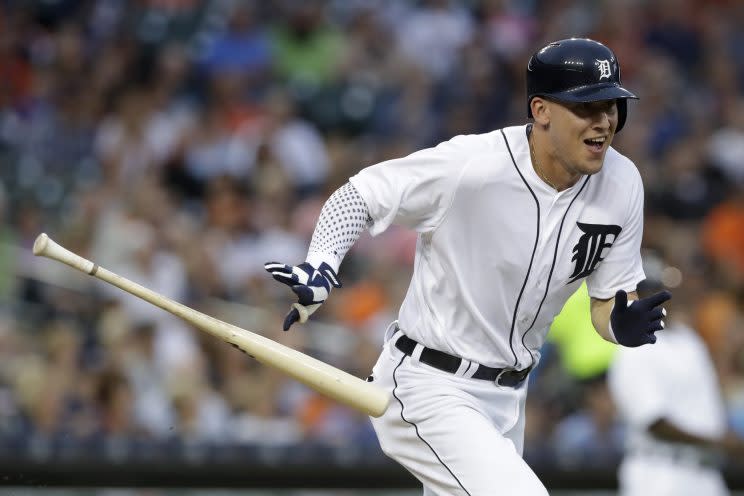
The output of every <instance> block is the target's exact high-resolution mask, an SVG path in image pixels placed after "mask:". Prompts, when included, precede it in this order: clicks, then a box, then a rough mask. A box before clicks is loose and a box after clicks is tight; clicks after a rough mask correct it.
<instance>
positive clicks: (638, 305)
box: [610, 290, 672, 348]
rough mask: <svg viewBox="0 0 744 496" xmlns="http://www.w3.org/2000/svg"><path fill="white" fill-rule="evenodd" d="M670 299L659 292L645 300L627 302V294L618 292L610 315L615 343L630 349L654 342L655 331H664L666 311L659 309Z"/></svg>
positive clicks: (621, 291) (663, 292) (662, 292)
mask: <svg viewBox="0 0 744 496" xmlns="http://www.w3.org/2000/svg"><path fill="white" fill-rule="evenodd" d="M671 297H672V293H670V292H669V291H661V292H659V293H656V294H654V295H651V296H649V297H647V298H641V299H639V300H635V301H630V302H629V301H628V294H627V293H626V292H625V291H623V290H620V291H618V292H617V293H616V294H615V305H614V306H613V308H612V313H611V314H610V332H611V333H612V335H613V336H614V337H615V341H617V343H618V344H621V345H623V346H629V347H631V348H633V347H636V346H641V345H644V344H653V343H655V342H656V335H655V334H654V333H655V332H656V331H660V330H662V329H664V320H663V319H664V317H665V316H666V310H664V308H663V307H660V305H661V304H662V303H664V302H665V301H667V300H668V299H670V298H671Z"/></svg>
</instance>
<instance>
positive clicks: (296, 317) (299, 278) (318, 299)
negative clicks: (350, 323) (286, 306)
mask: <svg viewBox="0 0 744 496" xmlns="http://www.w3.org/2000/svg"><path fill="white" fill-rule="evenodd" d="M264 268H265V269H266V270H267V271H268V272H269V274H271V275H272V276H273V277H274V279H276V280H277V281H279V282H281V283H284V284H286V285H287V286H289V287H291V288H292V291H293V292H294V294H296V295H297V303H293V304H292V309H291V310H290V311H289V313H288V314H287V316H286V317H285V318H284V330H285V331H288V330H289V328H290V327H291V326H292V324H294V323H295V322H297V321H299V322H300V324H304V323H305V322H307V319H308V317H310V316H311V315H312V314H313V312H315V311H316V310H317V309H318V307H320V305H321V304H323V302H324V301H326V299H328V295H329V294H330V293H331V287H334V288H340V287H341V282H340V281H339V280H338V276H337V275H336V272H335V271H334V270H333V268H331V266H330V265H328V264H327V263H325V262H323V263H322V264H320V266H319V267H318V268H317V269H316V268H315V267H313V266H312V265H310V264H309V263H307V262H305V263H301V264H300V265H296V266H293V265H286V264H282V263H279V262H268V263H266V264H264Z"/></svg>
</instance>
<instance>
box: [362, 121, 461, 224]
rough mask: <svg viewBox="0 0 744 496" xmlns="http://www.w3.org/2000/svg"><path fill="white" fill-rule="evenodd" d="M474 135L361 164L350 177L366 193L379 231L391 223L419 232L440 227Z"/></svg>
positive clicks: (373, 220) (365, 197)
mask: <svg viewBox="0 0 744 496" xmlns="http://www.w3.org/2000/svg"><path fill="white" fill-rule="evenodd" d="M474 139H475V137H474V136H457V137H455V138H453V139H451V140H449V141H446V142H444V143H441V144H439V145H437V146H436V147H434V148H427V149H424V150H420V151H417V152H415V153H412V154H411V155H408V156H406V157H403V158H398V159H394V160H388V161H385V162H380V163H379V164H376V165H372V166H370V167H367V168H365V169H362V170H361V171H360V172H359V173H358V174H356V175H355V176H353V177H351V178H350V179H349V182H351V184H352V185H354V188H356V190H357V191H358V192H359V194H360V195H361V196H362V198H364V201H365V203H366V205H367V207H368V209H369V214H370V217H371V219H372V224H371V226H370V228H369V232H370V234H372V235H373V236H376V235H378V234H380V233H381V232H383V231H385V229H387V228H388V227H389V226H390V225H391V224H398V225H402V226H405V227H408V228H411V229H414V230H416V231H418V232H427V231H431V230H433V229H435V228H436V226H437V225H438V224H439V222H440V221H441V220H442V219H443V218H444V216H445V213H446V212H447V210H448V208H449V207H450V204H451V203H452V199H453V196H454V192H455V190H456V188H457V184H458V182H459V180H460V178H461V175H462V171H463V170H464V169H465V165H466V162H467V157H468V148H469V147H470V143H471V142H472V141H473V140H474Z"/></svg>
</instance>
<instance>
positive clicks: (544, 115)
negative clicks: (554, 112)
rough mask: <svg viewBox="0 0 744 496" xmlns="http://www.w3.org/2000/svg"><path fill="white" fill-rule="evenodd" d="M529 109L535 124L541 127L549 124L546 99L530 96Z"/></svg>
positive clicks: (548, 107)
mask: <svg viewBox="0 0 744 496" xmlns="http://www.w3.org/2000/svg"><path fill="white" fill-rule="evenodd" d="M530 109H531V110H532V118H533V119H535V124H537V125H539V126H542V127H547V126H548V124H550V105H549V104H548V101H547V100H546V99H544V98H542V97H539V96H536V97H534V98H532V101H531V102H530Z"/></svg>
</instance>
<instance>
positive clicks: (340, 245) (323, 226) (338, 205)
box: [306, 183, 372, 272]
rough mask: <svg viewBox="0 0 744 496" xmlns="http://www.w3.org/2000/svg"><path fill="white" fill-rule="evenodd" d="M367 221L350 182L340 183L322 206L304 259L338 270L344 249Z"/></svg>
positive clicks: (368, 221)
mask: <svg viewBox="0 0 744 496" xmlns="http://www.w3.org/2000/svg"><path fill="white" fill-rule="evenodd" d="M371 222H372V219H371V217H370V215H369V210H368V209H367V204H366V203H365V202H364V199H363V198H362V197H361V195H359V193H358V192H357V190H356V189H355V188H354V186H352V185H351V183H346V184H344V185H343V186H341V187H340V188H339V189H337V190H336V191H335V192H334V193H333V194H332V195H331V196H330V197H329V198H328V200H326V202H325V204H324V205H323V209H322V210H321V212H320V217H319V218H318V223H317V224H316V225H315V231H314V232H313V238H312V240H311V241H310V249H309V250H308V252H307V258H306V261H307V262H308V263H310V265H312V266H313V267H318V266H319V265H320V264H321V263H322V262H325V263H327V264H328V265H330V266H331V267H333V270H335V271H336V272H338V268H339V266H340V265H341V261H342V260H343V258H344V256H345V255H346V252H348V251H349V249H350V248H351V247H352V246H354V243H356V241H357V240H358V239H359V236H361V234H362V233H363V232H364V230H365V229H367V228H368V227H369V225H370V224H371Z"/></svg>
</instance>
